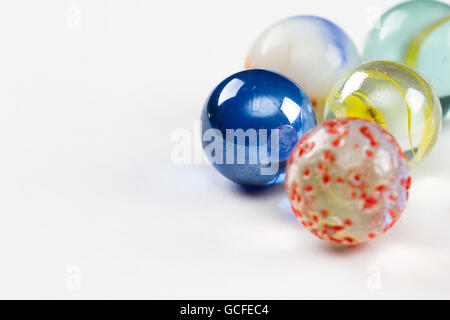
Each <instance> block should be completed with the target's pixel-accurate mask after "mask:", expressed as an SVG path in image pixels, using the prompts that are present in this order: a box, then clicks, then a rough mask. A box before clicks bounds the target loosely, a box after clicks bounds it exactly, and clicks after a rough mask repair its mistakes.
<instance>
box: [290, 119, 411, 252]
mask: <svg viewBox="0 0 450 320" xmlns="http://www.w3.org/2000/svg"><path fill="white" fill-rule="evenodd" d="M397 148H398V144H397V143H396V141H395V140H394V139H392V137H391V136H390V135H389V134H388V133H387V132H386V131H385V130H384V129H382V128H381V127H379V126H378V125H376V124H375V123H370V122H367V121H365V120H361V119H335V120H332V121H327V122H325V123H323V124H321V125H319V126H318V127H316V128H314V129H313V130H311V131H310V132H308V133H307V138H305V136H303V138H302V139H301V142H300V143H299V144H298V145H297V147H296V149H295V151H294V152H293V154H294V156H293V161H292V163H290V164H289V165H288V169H287V171H288V172H289V171H291V169H292V171H291V174H289V175H288V177H289V178H288V179H289V182H288V183H287V186H288V187H289V190H288V194H289V195H290V197H289V200H290V202H291V204H292V205H293V211H294V209H295V211H294V214H295V215H296V216H297V217H299V213H300V212H301V215H300V217H301V219H299V221H300V223H301V224H302V225H304V226H306V227H307V229H308V230H309V231H311V232H312V233H313V234H315V235H316V236H317V237H319V238H321V239H324V240H326V241H330V242H334V243H339V244H342V245H347V246H351V245H356V244H359V243H362V242H365V241H368V240H371V239H374V238H375V237H377V236H378V235H381V234H382V233H383V232H385V231H387V230H388V229H389V228H391V227H392V226H393V225H394V223H395V221H396V220H397V219H398V217H399V215H400V213H401V212H403V210H404V207H405V199H406V198H407V190H408V189H409V187H410V185H411V179H410V178H409V168H408V164H407V161H406V160H405V158H404V157H402V156H401V155H400V154H399V153H398V149H397ZM381 151H383V153H382V155H383V157H386V156H388V157H391V158H392V159H393V160H392V161H389V162H386V163H388V164H389V165H391V167H386V168H383V170H384V171H383V172H384V173H383V174H380V171H379V167H377V164H376V161H378V159H379V157H378V156H377V154H379V152H381ZM305 155H308V156H305ZM380 157H381V153H380ZM298 196H300V197H298ZM386 215H388V216H389V217H390V218H391V219H392V222H391V221H389V224H388V225H386V224H385V221H386V219H385V216H386Z"/></svg>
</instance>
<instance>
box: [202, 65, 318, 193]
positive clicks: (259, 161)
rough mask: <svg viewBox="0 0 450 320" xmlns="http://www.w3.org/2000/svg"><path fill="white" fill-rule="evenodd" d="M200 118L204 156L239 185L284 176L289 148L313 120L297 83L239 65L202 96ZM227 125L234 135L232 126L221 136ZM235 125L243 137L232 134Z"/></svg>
mask: <svg viewBox="0 0 450 320" xmlns="http://www.w3.org/2000/svg"><path fill="white" fill-rule="evenodd" d="M201 121H202V132H203V135H202V138H203V139H202V143H203V148H204V151H205V153H206V154H207V156H208V158H209V160H210V161H211V163H212V164H213V165H214V167H215V168H216V169H217V170H218V171H219V172H220V173H221V174H222V175H224V176H225V177H227V178H228V179H230V180H232V181H234V182H237V183H239V184H243V185H270V184H275V183H279V182H282V181H284V172H285V166H286V159H287V158H288V156H289V154H290V152H291V150H292V149H293V148H294V147H295V145H296V143H297V142H298V139H299V138H300V137H301V136H302V135H303V134H304V133H306V132H307V131H308V130H310V129H311V128H313V127H314V126H315V125H316V121H315V117H314V111H313V108H312V106H311V102H310V100H309V99H308V97H307V96H306V95H305V93H304V92H303V91H302V89H301V88H299V87H298V86H297V85H296V84H295V83H293V82H292V81H291V80H289V79H287V78H285V77H284V76H282V75H280V74H277V73H274V72H270V71H266V70H247V71H242V72H239V73H237V74H234V75H232V76H230V77H228V78H227V79H225V80H224V81H223V82H221V83H220V84H219V85H218V86H217V87H216V88H215V89H214V90H213V91H212V93H211V95H210V96H209V97H208V99H207V101H206V103H205V106H204V108H203V112H202V115H201ZM227 130H228V131H229V130H234V133H236V138H235V137H234V136H232V135H233V132H232V133H231V136H227ZM239 130H241V133H242V132H243V133H245V134H248V135H247V136H245V139H239V137H237V136H238V135H239ZM228 134H229V133H228ZM213 135H214V138H213V139H212V138H211V136H213ZM228 137H231V139H229V138H228ZM241 137H242V135H241ZM252 138H254V139H252ZM219 149H220V150H219Z"/></svg>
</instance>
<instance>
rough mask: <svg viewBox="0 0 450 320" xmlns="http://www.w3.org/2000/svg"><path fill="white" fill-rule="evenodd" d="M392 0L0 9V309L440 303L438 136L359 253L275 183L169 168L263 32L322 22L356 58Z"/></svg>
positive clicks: (443, 293)
mask: <svg viewBox="0 0 450 320" xmlns="http://www.w3.org/2000/svg"><path fill="white" fill-rule="evenodd" d="M397 2H398V1H386V0H367V1H356V0H353V1H348V0H345V1H335V0H328V1H326V0H314V1H306V0H303V1H301V0H297V1H292V0H278V1H261V0H259V1H257V0H253V1H243V0H227V1H217V0H214V1H211V0H203V1H200V0H191V1H163V0H158V1H152V0H150V1H128V0H127V1H125V0H123V1H117V0H115V1H92V0H89V1H88V0H85V1H81V0H79V1H76V0H73V1H59V0H58V1H57V0H55V1H32V0H29V1H17V0H14V1H12V0H11V1H1V4H0V45H1V47H0V57H1V59H0V297H1V298H64V299H67V298H69V299H71V298H153V299H156V298H172V299H178V298H207V299H215V298H226V299H228V298H235V299H240V298H254V299H259V298H264V299H271V298H275V299H278V298H288V299H300V298H450V275H449V273H450V231H449V227H450V165H449V161H450V160H449V159H450V148H449V143H450V125H449V124H447V126H444V129H443V132H442V135H441V138H440V140H439V142H438V144H437V145H436V147H435V149H434V151H433V153H432V154H431V156H430V157H429V158H428V159H427V160H426V161H425V162H424V163H423V165H422V166H420V167H419V168H418V169H417V170H415V171H414V172H413V185H412V190H411V197H410V201H409V204H408V209H407V210H406V212H405V213H404V215H403V217H402V219H401V221H400V222H399V223H398V224H397V225H396V226H395V227H394V228H393V229H392V230H391V231H390V232H388V233H387V234H386V235H385V236H384V237H382V238H380V239H377V240H375V241H373V242H372V243H369V244H367V245H363V246H359V247H356V248H341V247H336V246H333V245H329V244H327V243H325V242H322V241H320V240H318V239H316V238H315V237H314V236H312V235H311V234H310V233H309V232H308V231H306V230H305V229H303V227H301V226H300V225H298V223H297V222H296V220H295V218H294V215H293V214H292V213H291V211H290V209H289V206H288V203H287V200H286V197H285V194H284V190H283V188H282V186H278V187H274V188H270V189H267V190H266V191H262V192H246V191H244V190H243V189H242V188H240V187H239V186H237V185H235V184H233V183H231V182H228V181H227V180H225V179H224V178H223V177H222V176H220V175H219V174H217V173H216V172H215V171H214V169H213V168H211V167H210V166H209V165H206V164H204V165H194V164H192V165H178V166H177V165H174V164H173V162H172V160H171V150H172V148H173V147H174V146H175V145H176V142H174V141H171V135H172V134H173V132H174V131H175V130H177V129H185V130H188V131H189V132H191V134H192V139H193V141H195V142H198V141H197V140H198V139H199V137H198V136H197V134H196V133H195V132H194V131H193V130H194V123H195V121H197V120H198V119H199V115H200V111H201V108H202V105H203V102H204V101H205V99H206V97H207V95H208V94H209V92H210V91H211V90H212V89H213V87H214V86H215V85H216V84H217V83H218V82H220V81H221V80H222V79H224V78H225V77H227V76H228V75H230V74H232V73H234V72H237V71H239V70H240V69H241V68H242V66H243V63H244V58H245V53H246V51H247V49H248V47H249V45H250V42H251V41H252V40H253V39H254V38H255V37H256V36H257V35H258V34H259V33H260V32H261V31H262V30H263V29H264V28H266V27H267V26H268V25H270V24H272V23H273V22H275V21H277V20H279V19H282V18H284V17H288V16H292V15H298V14H317V15H321V16H323V17H327V18H330V19H331V20H333V21H334V22H336V23H337V24H338V25H340V26H341V27H342V28H343V29H344V30H345V31H346V32H347V33H348V34H349V35H350V36H351V37H352V38H353V39H354V40H355V42H356V44H357V46H358V48H359V49H360V50H361V49H362V46H363V42H364V39H365V36H366V34H367V32H368V29H369V26H370V22H371V21H373V18H374V15H376V13H377V12H382V11H384V10H385V9H387V8H389V7H391V6H392V5H393V4H395V3H397ZM305 45H307V44H305ZM192 150H193V152H197V151H199V150H200V148H199V146H198V145H197V144H193V146H192Z"/></svg>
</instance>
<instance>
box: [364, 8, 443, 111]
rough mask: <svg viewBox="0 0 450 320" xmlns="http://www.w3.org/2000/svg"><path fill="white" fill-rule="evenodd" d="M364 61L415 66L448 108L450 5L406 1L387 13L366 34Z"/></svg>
mask: <svg viewBox="0 0 450 320" xmlns="http://www.w3.org/2000/svg"><path fill="white" fill-rule="evenodd" d="M363 60H364V61H370V60H391V61H396V62H400V63H404V64H406V65H408V66H410V67H413V68H415V69H417V70H418V71H419V72H420V73H421V74H422V75H423V76H424V77H425V78H427V79H428V80H429V82H430V83H431V85H432V86H433V87H434V88H435V90H436V92H437V94H438V96H439V97H440V98H441V102H442V107H443V108H444V110H446V111H447V110H448V108H449V106H450V104H449V98H450V6H449V5H448V4H446V3H442V2H439V1H409V2H404V3H401V4H399V5H397V6H395V7H393V8H392V9H390V10H389V11H387V12H386V13H384V14H383V15H382V16H381V18H380V20H379V21H378V22H377V23H376V24H375V27H374V28H373V29H372V30H371V32H370V33H369V36H368V37H367V40H366V44H365V48H364V52H363Z"/></svg>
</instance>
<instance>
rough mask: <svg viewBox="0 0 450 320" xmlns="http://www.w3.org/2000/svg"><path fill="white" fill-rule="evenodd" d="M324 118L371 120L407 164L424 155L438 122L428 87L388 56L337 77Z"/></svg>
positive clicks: (437, 106) (436, 103) (437, 110)
mask: <svg viewBox="0 0 450 320" xmlns="http://www.w3.org/2000/svg"><path fill="white" fill-rule="evenodd" d="M325 117H326V119H332V118H344V117H357V118H363V119H367V120H371V121H374V122H377V123H378V124H379V125H381V126H382V127H384V128H386V129H387V130H388V131H389V132H391V133H392V134H393V136H394V137H395V138H396V139H397V141H398V143H399V144H400V146H401V148H402V150H403V152H404V153H405V154H406V155H407V156H408V159H409V162H410V165H411V167H415V166H417V165H418V164H419V163H421V162H422V161H423V160H424V159H425V157H426V156H427V155H428V154H429V152H430V151H431V149H432V148H433V147H434V145H435V143H436V140H437V138H438V136H439V133H440V130H441V124H442V110H441V105H440V102H439V98H438V97H437V95H436V93H435V91H434V90H433V88H432V87H431V86H430V85H429V84H428V82H427V81H426V80H425V79H424V78H423V77H421V76H420V75H419V74H418V73H416V72H415V71H414V70H412V69H411V68H409V67H406V66H404V65H401V64H398V63H395V62H390V61H371V62H367V63H364V64H362V65H360V66H359V67H357V68H356V69H355V70H353V72H351V73H350V74H348V75H346V76H344V77H343V78H341V79H340V80H339V81H338V82H337V83H336V85H335V86H334V88H333V89H332V90H331V92H330V94H329V96H328V98H327V104H326V110H325Z"/></svg>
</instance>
